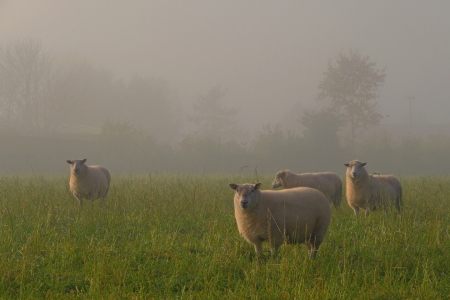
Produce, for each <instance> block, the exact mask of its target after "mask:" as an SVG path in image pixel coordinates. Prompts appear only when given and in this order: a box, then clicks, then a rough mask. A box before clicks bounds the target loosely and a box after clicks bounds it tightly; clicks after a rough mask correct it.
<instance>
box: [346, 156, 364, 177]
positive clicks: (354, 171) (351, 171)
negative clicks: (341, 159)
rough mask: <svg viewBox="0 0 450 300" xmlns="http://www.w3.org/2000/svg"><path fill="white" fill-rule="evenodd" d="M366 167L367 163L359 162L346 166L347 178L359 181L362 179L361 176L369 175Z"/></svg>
mask: <svg viewBox="0 0 450 300" xmlns="http://www.w3.org/2000/svg"><path fill="white" fill-rule="evenodd" d="M365 165H366V163H362V162H360V161H359V160H352V161H351V162H349V163H348V164H344V166H346V167H347V177H349V178H351V179H357V178H358V177H361V175H365V174H367V171H366V169H365V168H364V166H365Z"/></svg>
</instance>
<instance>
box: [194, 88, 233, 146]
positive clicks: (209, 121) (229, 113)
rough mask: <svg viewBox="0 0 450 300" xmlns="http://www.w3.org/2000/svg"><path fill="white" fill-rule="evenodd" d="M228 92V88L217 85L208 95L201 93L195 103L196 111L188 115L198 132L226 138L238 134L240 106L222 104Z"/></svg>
mask: <svg viewBox="0 0 450 300" xmlns="http://www.w3.org/2000/svg"><path fill="white" fill-rule="evenodd" d="M226 92H227V91H226V89H222V88H221V87H220V86H216V87H214V88H212V89H211V90H210V91H209V92H208V93H207V94H206V95H202V94H200V95H199V97H198V98H197V101H196V102H195V103H194V113H193V114H192V115H188V121H190V122H192V123H193V124H194V125H196V126H197V131H196V134H198V135H200V136H218V137H221V138H224V139H231V138H233V137H235V136H236V133H237V130H236V114H237V112H238V108H236V107H231V108H229V107H226V106H223V105H222V104H221V102H222V100H223V98H224V97H225V95H226Z"/></svg>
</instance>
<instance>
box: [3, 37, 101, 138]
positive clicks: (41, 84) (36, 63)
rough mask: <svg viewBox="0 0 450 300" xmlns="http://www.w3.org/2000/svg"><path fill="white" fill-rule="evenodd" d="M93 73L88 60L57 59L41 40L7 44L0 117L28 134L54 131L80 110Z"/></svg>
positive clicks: (4, 51) (4, 54)
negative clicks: (45, 48)
mask: <svg viewBox="0 0 450 300" xmlns="http://www.w3.org/2000/svg"><path fill="white" fill-rule="evenodd" d="M91 73H92V68H90V65H88V64H87V63H85V62H82V61H80V60H61V59H57V57H56V56H55V55H53V54H52V53H50V52H49V51H46V50H44V49H43V47H42V45H41V43H40V42H38V41H35V40H26V41H19V42H16V43H14V44H12V45H8V46H6V47H4V48H2V50H1V52H0V90H1V92H0V109H1V114H0V116H1V117H2V118H3V119H4V120H5V121H6V122H7V123H8V124H15V125H16V126H17V127H19V128H21V129H22V130H25V131H27V132H29V133H31V132H44V131H53V130H55V129H56V128H57V127H58V126H59V125H61V124H62V123H64V122H67V121H68V120H70V119H71V117H73V116H74V115H76V110H77V109H81V106H82V105H81V104H82V102H83V100H84V99H85V95H86V94H87V93H88V91H89V86H90V85H91V84H90V82H89V77H90V76H89V75H90V74H91ZM74 110H75V111H74Z"/></svg>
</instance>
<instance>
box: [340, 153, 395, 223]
mask: <svg viewBox="0 0 450 300" xmlns="http://www.w3.org/2000/svg"><path fill="white" fill-rule="evenodd" d="M344 165H345V166H346V167H347V173H346V178H347V201H348V205H349V206H350V207H351V208H352V209H353V211H354V212H355V215H358V212H359V209H360V208H361V209H362V210H364V211H365V213H366V216H368V215H369V212H370V210H376V206H377V205H380V206H382V205H386V204H391V203H394V204H395V207H396V208H397V211H398V212H401V210H402V208H401V206H402V185H401V184H400V181H399V180H398V179H397V178H395V176H393V175H379V174H378V175H372V176H370V175H369V174H368V173H367V171H366V168H364V166H365V165H366V163H362V162H360V161H359V160H353V161H351V162H349V163H348V164H344Z"/></svg>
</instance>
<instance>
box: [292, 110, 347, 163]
mask: <svg viewBox="0 0 450 300" xmlns="http://www.w3.org/2000/svg"><path fill="white" fill-rule="evenodd" d="M298 121H299V123H300V124H302V125H303V126H304V127H305V130H304V131H303V143H304V144H305V147H307V149H308V150H309V152H310V153H309V154H307V155H308V156H310V157H311V159H312V160H314V161H315V163H316V166H317V167H318V168H320V167H326V166H327V164H328V165H329V161H330V160H336V159H339V158H340V155H341V154H342V151H341V150H342V148H341V146H340V142H339V137H338V132H339V128H340V126H342V121H341V119H340V118H339V116H337V115H336V114H335V113H334V112H332V111H330V110H327V109H322V110H305V111H304V112H303V114H302V116H301V117H300V119H299V120H298Z"/></svg>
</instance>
